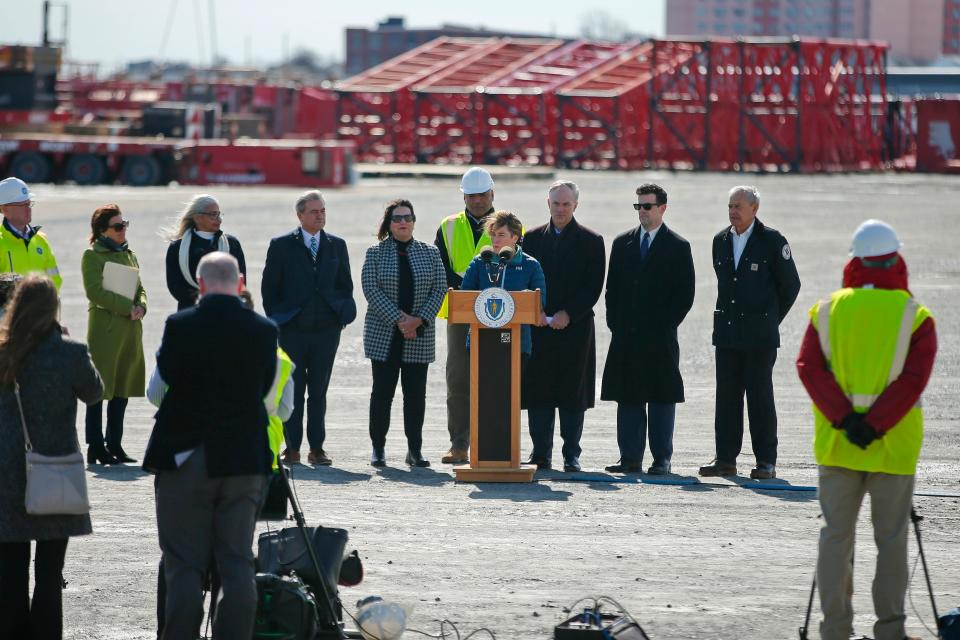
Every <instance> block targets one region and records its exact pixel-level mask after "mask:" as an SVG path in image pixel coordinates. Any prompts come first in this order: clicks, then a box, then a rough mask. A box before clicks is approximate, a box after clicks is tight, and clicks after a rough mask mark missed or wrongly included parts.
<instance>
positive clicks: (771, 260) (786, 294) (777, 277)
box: [700, 186, 800, 480]
mask: <svg viewBox="0 0 960 640" xmlns="http://www.w3.org/2000/svg"><path fill="white" fill-rule="evenodd" d="M759 208H760V194H759V192H758V191H757V189H756V187H750V186H739V187H734V188H733V189H731V190H730V195H729V199H728V203H727V214H728V217H729V219H730V226H729V227H726V228H725V229H723V230H722V231H721V232H720V233H718V234H717V235H716V236H714V238H713V270H714V271H715V272H716V274H717V307H716V309H715V310H714V312H713V345H714V347H716V358H717V404H716V413H715V415H714V434H715V437H716V457H715V458H714V460H713V462H711V463H709V464H706V465H704V466H702V467H700V475H702V476H732V475H736V473H737V456H738V455H740V448H741V447H742V446H743V398H744V395H746V398H747V413H748V414H749V417H750V441H751V443H752V444H753V454H754V456H756V459H757V466H756V467H754V469H753V470H752V471H751V472H750V477H751V478H754V479H757V480H767V479H770V478H775V477H776V468H775V465H776V463H777V408H776V405H775V404H774V400H773V365H774V363H776V361H777V349H778V348H779V347H780V323H781V322H783V319H784V318H785V317H786V315H787V312H788V311H790V307H792V306H793V303H794V302H795V301H796V299H797V294H799V293H800V276H799V275H798V274H797V265H796V263H795V262H794V261H793V253H792V252H791V250H790V245H789V244H787V239H786V238H784V237H783V235H782V234H781V233H780V232H779V231H777V230H776V229H774V228H772V227H768V226H766V225H764V224H763V223H762V222H760V220H759V219H758V218H757V210H758V209H759Z"/></svg>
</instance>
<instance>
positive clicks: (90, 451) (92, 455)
mask: <svg viewBox="0 0 960 640" xmlns="http://www.w3.org/2000/svg"><path fill="white" fill-rule="evenodd" d="M119 463H120V461H119V460H117V459H116V458H115V457H113V456H112V455H110V452H109V451H107V449H106V447H102V446H101V447H95V446H92V445H91V446H88V447H87V464H119Z"/></svg>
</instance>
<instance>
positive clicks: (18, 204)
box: [3, 200, 36, 209]
mask: <svg viewBox="0 0 960 640" xmlns="http://www.w3.org/2000/svg"><path fill="white" fill-rule="evenodd" d="M35 204H36V202H35V201H33V200H27V201H26V202H8V203H7V204H5V205H3V206H5V207H27V208H28V209H32V208H33V206H34V205H35Z"/></svg>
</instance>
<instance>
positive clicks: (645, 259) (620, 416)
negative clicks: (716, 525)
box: [600, 184, 695, 475]
mask: <svg viewBox="0 0 960 640" xmlns="http://www.w3.org/2000/svg"><path fill="white" fill-rule="evenodd" d="M633 207H634V209H636V210H637V212H638V214H639V218H640V226H638V227H637V228H635V229H631V230H630V231H627V232H626V233H622V234H620V235H619V236H617V237H616V238H615V239H614V241H613V247H612V248H611V250H610V269H609V271H608V273H607V294H606V303H607V325H608V326H609V327H610V331H611V332H612V333H613V338H612V339H611V341H610V351H609V352H608V353H607V363H606V366H605V367H604V369H603V386H602V388H601V390H600V398H601V399H602V400H615V401H616V402H617V445H618V446H619V448H620V462H619V463H617V464H615V465H610V466H608V467H607V468H606V469H607V471H610V472H613V473H639V472H640V471H642V469H643V468H642V463H643V453H644V449H645V448H646V439H647V436H648V435H649V439H650V453H651V454H652V456H653V464H652V465H651V466H650V468H649V469H648V470H647V473H649V474H651V475H664V474H667V473H670V459H671V457H672V456H673V426H674V417H675V415H676V408H677V403H678V402H683V400H684V396H683V378H682V377H681V376H680V346H679V344H678V342H677V328H678V327H679V326H680V323H681V322H683V319H684V318H685V317H686V316H687V313H688V312H689V311H690V307H691V306H693V295H694V285H695V283H694V273H693V256H692V254H691V252H690V243H689V242H687V241H686V240H684V239H683V238H681V237H680V236H679V235H677V234H676V233H674V232H673V231H671V230H670V229H669V228H667V225H666V224H664V222H663V215H664V213H666V211H667V192H666V191H664V189H663V187H661V186H660V185H656V184H643V185H640V186H639V187H638V188H637V203H636V204H634V205H633Z"/></svg>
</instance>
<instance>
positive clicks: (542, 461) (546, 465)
mask: <svg viewBox="0 0 960 640" xmlns="http://www.w3.org/2000/svg"><path fill="white" fill-rule="evenodd" d="M527 464H535V465H537V469H538V470H540V471H549V470H551V469H553V463H551V462H550V461H549V460H547V459H546V458H541V457H540V456H530V459H529V460H527Z"/></svg>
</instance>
